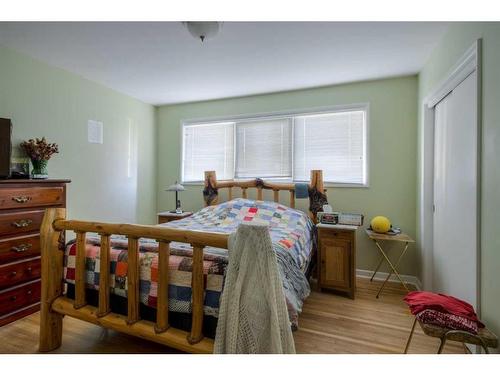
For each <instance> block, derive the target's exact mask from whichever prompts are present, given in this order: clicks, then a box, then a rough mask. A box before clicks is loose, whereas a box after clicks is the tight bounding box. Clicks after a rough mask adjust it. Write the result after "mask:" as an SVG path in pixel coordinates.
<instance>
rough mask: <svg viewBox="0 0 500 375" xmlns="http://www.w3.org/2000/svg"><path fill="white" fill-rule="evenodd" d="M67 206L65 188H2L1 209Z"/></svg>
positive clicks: (0, 196)
mask: <svg viewBox="0 0 500 375" xmlns="http://www.w3.org/2000/svg"><path fill="white" fill-rule="evenodd" d="M64 204H65V193H64V187H63V186H29V187H20V188H7V187H0V209H16V208H27V207H41V206H58V205H64Z"/></svg>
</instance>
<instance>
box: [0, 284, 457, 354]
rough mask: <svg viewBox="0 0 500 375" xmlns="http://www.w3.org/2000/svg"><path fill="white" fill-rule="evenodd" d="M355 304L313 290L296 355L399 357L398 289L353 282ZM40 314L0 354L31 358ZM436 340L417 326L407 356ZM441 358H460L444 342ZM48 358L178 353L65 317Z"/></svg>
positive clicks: (20, 326)
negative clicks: (449, 355)
mask: <svg viewBox="0 0 500 375" xmlns="http://www.w3.org/2000/svg"><path fill="white" fill-rule="evenodd" d="M357 283H358V289H357V293H356V299H355V300H351V299H348V298H345V297H342V296H338V295H335V294H331V293H320V292H316V291H313V292H312V293H311V295H310V296H309V298H308V299H307V301H306V302H305V304H304V309H303V312H302V314H301V315H300V320H299V325H300V328H299V330H298V331H296V332H294V338H295V346H296V350H297V353H402V352H403V350H404V346H405V344H406V340H407V338H408V334H409V332H410V329H411V325H412V322H413V318H412V317H411V315H410V314H409V312H408V309H407V308H406V305H405V304H404V302H403V301H402V298H403V296H404V294H405V292H404V289H403V288H402V286H401V285H400V284H397V283H389V284H388V285H387V286H386V288H385V289H384V293H383V294H382V295H381V296H380V298H379V299H376V298H375V294H376V291H377V289H378V287H379V286H380V282H378V281H374V282H373V283H370V282H369V281H368V280H367V279H358V280H357ZM38 322H39V313H36V314H33V315H30V316H28V317H26V318H24V319H21V320H19V321H16V322H14V323H11V324H8V325H6V326H4V327H0V353H36V352H37V350H38ZM438 346H439V340H437V339H433V338H430V337H427V336H425V335H424V334H423V333H422V331H421V330H420V328H419V327H417V329H416V331H415V334H414V337H413V341H412V344H411V346H410V350H409V352H410V353H436V351H437V348H438ZM444 352H445V353H464V350H463V348H462V346H461V345H459V344H455V343H447V344H446V347H445V350H444ZM53 353H178V352H176V351H175V350H172V349H170V348H167V347H164V346H162V345H159V344H155V343H152V342H149V341H145V340H141V339H138V338H135V337H131V336H127V335H125V334H121V333H117V332H114V331H112V330H105V329H103V328H101V327H98V326H95V325H92V324H90V323H85V322H82V321H79V320H76V319H73V318H70V317H65V318H64V332H63V345H62V346H61V347H60V348H59V349H57V350H55V351H54V352H53Z"/></svg>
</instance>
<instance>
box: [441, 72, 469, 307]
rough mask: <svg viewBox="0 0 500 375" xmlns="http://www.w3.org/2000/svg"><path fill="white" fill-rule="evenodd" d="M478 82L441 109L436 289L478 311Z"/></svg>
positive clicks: (459, 91)
mask: <svg viewBox="0 0 500 375" xmlns="http://www.w3.org/2000/svg"><path fill="white" fill-rule="evenodd" d="M476 93H477V77H476V73H475V72H474V73H472V74H470V75H469V76H468V77H467V78H466V79H465V80H464V81H462V83H460V84H459V85H458V86H457V87H456V88H455V89H454V90H453V91H452V92H451V93H450V94H448V96H446V97H445V98H444V99H443V100H442V101H441V102H439V103H438V104H437V105H436V107H435V124H434V125H435V127H434V248H433V288H434V290H435V291H437V292H442V293H446V294H451V295H454V296H456V297H458V298H461V299H464V300H466V301H468V302H469V303H471V304H472V305H473V306H477V302H478V301H477V288H478V282H477V277H478V275H477V264H478V246H477V238H478V233H477V228H478V226H477V194H478V164H477V163H478V147H477V142H478V129H477V94H476Z"/></svg>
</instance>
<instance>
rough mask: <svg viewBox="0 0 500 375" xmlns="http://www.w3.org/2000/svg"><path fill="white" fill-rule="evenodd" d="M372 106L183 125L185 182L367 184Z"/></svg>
mask: <svg viewBox="0 0 500 375" xmlns="http://www.w3.org/2000/svg"><path fill="white" fill-rule="evenodd" d="M366 134H367V107H366V106H362V107H361V106H358V107H355V108H349V109H341V110H340V109H336V110H331V111H322V112H319V113H318V112H316V113H304V112H302V113H293V114H292V113H291V114H286V115H280V116H261V117H254V118H244V119H241V118H238V119H234V120H231V119H228V120H227V121H224V122H205V123H203V122H200V123H188V124H184V125H183V151H182V152H183V155H182V181H183V182H199V181H202V180H203V172H204V171H206V170H215V171H216V173H217V179H219V180H225V179H233V178H236V179H245V178H255V177H263V178H268V179H283V180H290V181H308V180H309V177H310V171H311V170H312V169H322V170H323V178H324V180H325V182H327V183H328V182H329V183H334V184H339V185H342V184H343V185H348V186H366V185H367V184H368V181H367V160H366V155H367V151H366V148H367V147H366V144H367V141H366Z"/></svg>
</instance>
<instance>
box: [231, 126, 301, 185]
mask: <svg viewBox="0 0 500 375" xmlns="http://www.w3.org/2000/svg"><path fill="white" fill-rule="evenodd" d="M291 141H292V123H291V121H290V119H275V120H257V121H250V122H238V124H237V126H236V150H238V152H236V170H235V174H234V175H235V177H236V178H248V177H257V176H258V177H262V178H264V177H266V178H289V179H291V178H292V165H291V164H292V163H291V161H292V142H291Z"/></svg>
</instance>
